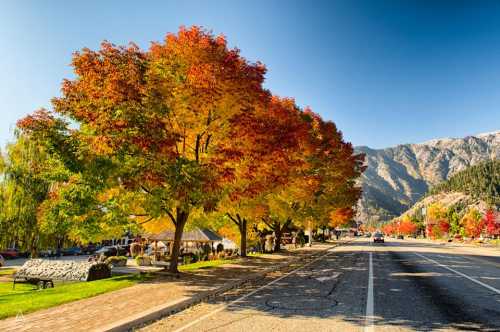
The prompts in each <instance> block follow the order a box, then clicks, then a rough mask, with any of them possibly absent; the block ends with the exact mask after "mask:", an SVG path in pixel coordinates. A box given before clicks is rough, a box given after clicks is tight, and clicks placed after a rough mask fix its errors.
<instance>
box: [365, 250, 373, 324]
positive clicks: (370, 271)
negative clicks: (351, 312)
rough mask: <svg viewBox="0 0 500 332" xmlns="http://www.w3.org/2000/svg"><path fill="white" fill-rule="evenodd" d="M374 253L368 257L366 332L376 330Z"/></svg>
mask: <svg viewBox="0 0 500 332" xmlns="http://www.w3.org/2000/svg"><path fill="white" fill-rule="evenodd" d="M372 256H373V254H372V253H371V252H370V253H369V258H368V294H367V296H366V315H365V328H364V332H373V331H375V325H374V321H375V320H374V316H373V315H374V305H373V258H372Z"/></svg>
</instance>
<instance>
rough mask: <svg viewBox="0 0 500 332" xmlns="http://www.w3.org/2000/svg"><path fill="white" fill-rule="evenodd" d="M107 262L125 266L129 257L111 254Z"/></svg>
mask: <svg viewBox="0 0 500 332" xmlns="http://www.w3.org/2000/svg"><path fill="white" fill-rule="evenodd" d="M105 263H106V264H108V265H112V266H125V265H127V257H125V256H111V257H108V258H107V259H106V261H105Z"/></svg>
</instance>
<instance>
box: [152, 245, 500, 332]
mask: <svg viewBox="0 0 500 332" xmlns="http://www.w3.org/2000/svg"><path fill="white" fill-rule="evenodd" d="M143 330H144V331H254V332H256V331H287V332H288V331H367V332H368V331H412V330H417V331H431V330H432V331H435V330H438V331H456V330H466V331H500V256H498V255H496V253H493V254H491V255H485V254H484V253H482V252H481V253H480V254H477V255H475V254H471V253H470V251H468V252H467V253H464V252H462V251H460V250H459V249H457V248H444V247H443V246H441V245H434V244H428V243H421V242H416V241H406V240H405V241H400V240H388V241H387V242H386V243H385V244H372V243H371V242H370V241H369V239H358V240H355V241H354V242H352V243H350V244H347V245H344V246H341V247H337V248H335V249H332V250H330V251H329V252H327V253H325V254H324V256H322V257H320V258H317V259H315V260H312V261H309V262H307V263H306V264H305V265H302V266H290V269H289V270H288V271H284V272H280V273H275V274H274V275H270V276H269V277H267V278H266V279H265V280H262V281H259V282H258V283H256V284H254V285H249V286H248V287H246V288H243V289H239V290H236V291H233V292H232V293H226V294H224V295H223V296H221V297H219V298H217V299H215V300H213V301H212V302H210V303H203V304H200V305H197V306H195V307H193V308H191V309H188V310H186V311H184V312H181V313H178V314H176V315H173V316H170V317H167V318H165V319H163V320H160V321H158V322H156V323H154V324H152V325H150V326H147V327H145V328H144V329H143Z"/></svg>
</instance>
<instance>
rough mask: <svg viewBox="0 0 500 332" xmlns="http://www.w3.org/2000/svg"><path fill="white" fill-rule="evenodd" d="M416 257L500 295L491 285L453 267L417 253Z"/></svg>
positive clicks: (499, 291)
mask: <svg viewBox="0 0 500 332" xmlns="http://www.w3.org/2000/svg"><path fill="white" fill-rule="evenodd" d="M415 255H417V256H420V257H422V258H425V259H426V260H428V261H429V262H432V263H434V264H436V265H438V266H441V267H443V268H445V269H447V270H450V271H451V272H453V273H456V274H458V275H459V276H462V277H464V278H466V279H468V280H470V281H472V282H475V283H476V284H478V285H480V286H483V287H484V288H487V289H489V290H490V291H493V292H495V293H497V294H500V290H498V289H496V288H495V287H491V286H490V285H487V284H485V283H483V282H481V281H479V280H477V279H475V278H472V277H469V276H468V275H466V274H464V273H462V272H459V271H457V270H455V269H452V268H451V267H449V266H447V265H444V264H441V263H439V262H437V261H435V260H433V259H431V258H429V257H426V256H424V255H422V254H419V253H415Z"/></svg>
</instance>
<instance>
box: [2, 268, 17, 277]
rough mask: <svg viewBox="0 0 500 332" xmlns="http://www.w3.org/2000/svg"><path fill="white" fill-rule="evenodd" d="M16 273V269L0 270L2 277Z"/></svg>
mask: <svg viewBox="0 0 500 332" xmlns="http://www.w3.org/2000/svg"><path fill="white" fill-rule="evenodd" d="M14 272H16V269H0V276H8V275H11V274H14Z"/></svg>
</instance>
